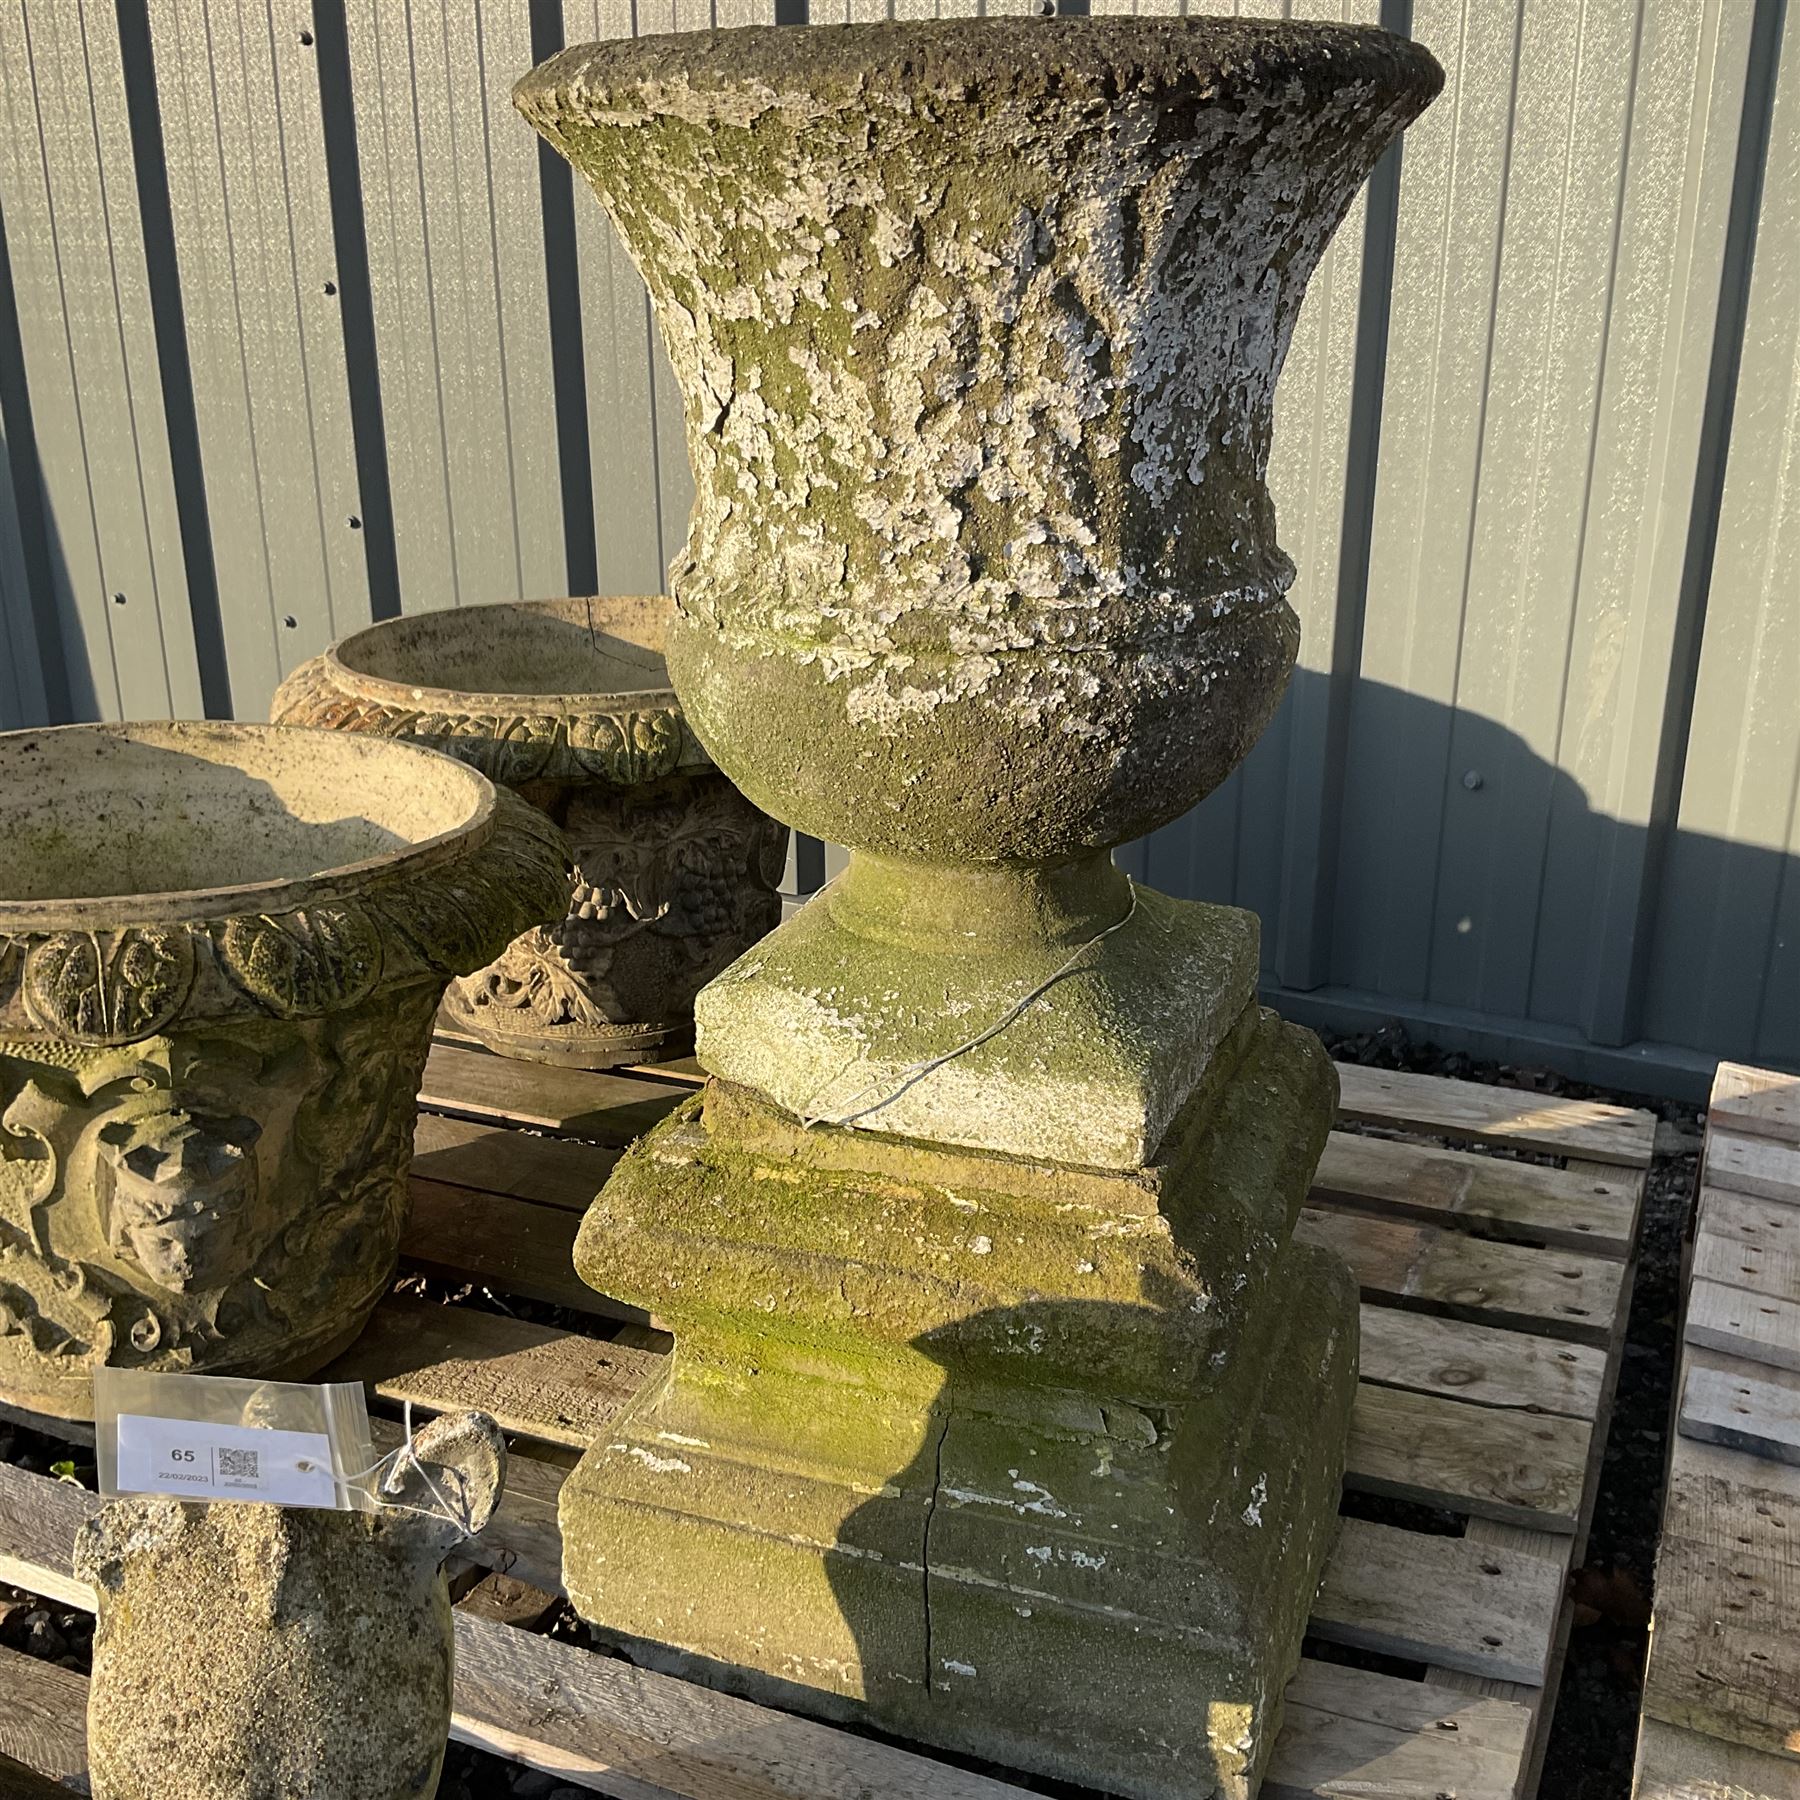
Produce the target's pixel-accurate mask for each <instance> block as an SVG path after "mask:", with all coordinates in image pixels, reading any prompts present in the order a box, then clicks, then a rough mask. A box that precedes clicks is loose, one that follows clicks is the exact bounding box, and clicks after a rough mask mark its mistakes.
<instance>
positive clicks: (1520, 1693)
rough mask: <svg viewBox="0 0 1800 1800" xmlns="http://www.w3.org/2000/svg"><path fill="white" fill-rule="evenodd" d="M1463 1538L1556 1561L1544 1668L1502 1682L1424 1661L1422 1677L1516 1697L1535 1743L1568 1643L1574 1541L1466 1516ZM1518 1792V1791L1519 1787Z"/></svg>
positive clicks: (1497, 1695) (1475, 1691)
mask: <svg viewBox="0 0 1800 1800" xmlns="http://www.w3.org/2000/svg"><path fill="white" fill-rule="evenodd" d="M1463 1542H1464V1543H1465V1544H1471V1545H1474V1546H1476V1547H1478V1548H1485V1549H1492V1550H1501V1551H1505V1552H1507V1553H1508V1554H1510V1555H1515V1556H1532V1557H1536V1558H1537V1559H1538V1560H1539V1561H1540V1562H1547V1563H1553V1564H1555V1566H1556V1568H1557V1571H1558V1575H1559V1579H1560V1581H1561V1582H1562V1584H1563V1590H1564V1593H1563V1600H1562V1604H1561V1609H1560V1611H1559V1613H1558V1616H1557V1621H1556V1630H1555V1634H1554V1636H1553V1637H1552V1639H1551V1644H1550V1661H1549V1667H1548V1671H1547V1673H1546V1674H1545V1677H1544V1679H1543V1680H1542V1681H1541V1682H1537V1683H1530V1682H1518V1681H1505V1680H1501V1679H1499V1678H1497V1677H1495V1676H1492V1675H1477V1674H1474V1673H1472V1672H1470V1671H1468V1670H1465V1669H1458V1668H1455V1667H1453V1666H1450V1665H1447V1664H1438V1663H1431V1664H1427V1665H1426V1669H1425V1679H1426V1680H1427V1681H1436V1682H1441V1683H1442V1684H1443V1685H1444V1686H1445V1687H1448V1688H1454V1689H1455V1690H1456V1691H1457V1692H1459V1693H1464V1694H1483V1695H1485V1696H1487V1698H1489V1699H1491V1700H1517V1701H1518V1702H1519V1704H1520V1705H1521V1706H1528V1707H1530V1708H1531V1740H1532V1742H1533V1743H1534V1744H1535V1743H1536V1742H1537V1741H1538V1740H1539V1739H1540V1738H1541V1737H1542V1735H1543V1728H1544V1719H1543V1713H1544V1711H1545V1709H1546V1706H1547V1703H1548V1702H1550V1701H1551V1700H1553V1699H1554V1697H1555V1692H1554V1690H1555V1687H1556V1683H1557V1680H1558V1679H1559V1677H1560V1673H1561V1671H1560V1666H1559V1657H1560V1655H1561V1652H1562V1649H1563V1647H1564V1646H1565V1645H1566V1643H1567V1641H1568V1630H1569V1615H1570V1613H1571V1611H1572V1608H1571V1605H1570V1602H1569V1599H1568V1595H1567V1591H1566V1590H1567V1586H1568V1579H1569V1570H1570V1567H1571V1566H1572V1563H1573V1560H1574V1557H1573V1553H1574V1548H1575V1540H1574V1539H1573V1538H1572V1537H1558V1536H1556V1535H1555V1534H1554V1533H1552V1532H1548V1531H1533V1530H1532V1529H1531V1528H1530V1527H1529V1526H1524V1525H1501V1524H1498V1523H1496V1522H1495V1521H1494V1520H1493V1519H1471V1520H1470V1521H1469V1527H1468V1530H1467V1531H1465V1532H1464V1533H1463ZM1521 1791H1523V1789H1522V1790H1521Z"/></svg>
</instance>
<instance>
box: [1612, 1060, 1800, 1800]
mask: <svg viewBox="0 0 1800 1800" xmlns="http://www.w3.org/2000/svg"><path fill="white" fill-rule="evenodd" d="M1683 1285H1684V1286H1685V1288H1686V1290H1687V1303H1686V1308H1685V1314H1684V1319H1683V1325H1682V1345H1681V1355H1680V1365H1679V1368H1678V1370H1677V1373H1676V1388H1675V1394H1676V1419H1675V1424H1676V1429H1675V1431H1674V1432H1673V1433H1672V1434H1671V1437H1670V1447H1669V1473H1668V1484H1667V1487H1666V1489H1665V1493H1664V1501H1663V1530H1662V1538H1661V1542H1660V1544H1659V1545H1658V1548H1657V1557H1656V1601H1655V1606H1654V1609H1653V1611H1652V1614H1651V1620H1650V1655H1649V1660H1648V1663H1647V1665H1646V1667H1645V1671H1644V1712H1643V1717H1642V1719H1641V1721H1640V1724H1639V1732H1638V1753H1637V1768H1636V1775H1635V1780H1634V1784H1633V1788H1632V1793H1633V1795H1634V1800H1690V1797H1696V1796H1705V1797H1708V1800H1710V1797H1711V1796H1714V1795H1723V1796H1730V1797H1731V1800H1800V1647H1797V1639H1800V1077H1796V1076H1792V1075H1777V1074H1775V1073H1773V1072H1771V1071H1768V1070H1760V1069H1749V1068H1744V1067H1742V1066H1740V1065H1738V1064H1735V1063H1722V1064H1721V1065H1720V1067H1719V1072H1718V1076H1717V1078H1716V1080H1715V1082H1714V1085H1713V1093H1712V1100H1711V1103H1710V1106H1709V1108H1708V1112H1707V1131H1706V1142H1705V1146H1704V1149H1703V1152H1702V1161H1701V1173H1700V1193H1699V1203H1698V1206H1697V1208H1696V1211H1695V1218H1694V1230H1693V1236H1692V1240H1691V1242H1690V1244H1689V1246H1688V1252H1687V1259H1686V1276H1685V1279H1684V1284H1683Z"/></svg>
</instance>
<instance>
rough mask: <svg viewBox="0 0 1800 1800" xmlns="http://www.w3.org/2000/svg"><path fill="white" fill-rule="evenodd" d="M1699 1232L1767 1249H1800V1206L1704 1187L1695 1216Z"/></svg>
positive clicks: (1701, 1190) (1702, 1187)
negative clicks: (1707, 1232) (1706, 1232)
mask: <svg viewBox="0 0 1800 1800" xmlns="http://www.w3.org/2000/svg"><path fill="white" fill-rule="evenodd" d="M1695 1227H1696V1230H1697V1231H1709V1232H1711V1233H1712V1234H1713V1235H1714V1236H1715V1237H1723V1238H1728V1239H1730V1240H1731V1241H1732V1242H1734V1243H1741V1244H1754V1245H1757V1246H1759V1247H1760V1248H1762V1249H1765V1250H1783V1249H1793V1248H1800V1207H1795V1206H1790V1205H1789V1204H1787V1202H1785V1201H1782V1200H1762V1199H1758V1198H1756V1197H1755V1196H1754V1195H1751V1194H1733V1193H1729V1192H1727V1191H1726V1190H1725V1189H1724V1188H1715V1187H1708V1186H1706V1185H1705V1184H1704V1183H1703V1184H1702V1185H1701V1188H1700V1205H1699V1209H1698V1212H1697V1214H1696V1217H1695Z"/></svg>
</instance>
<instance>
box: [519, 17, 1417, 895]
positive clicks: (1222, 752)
mask: <svg viewBox="0 0 1800 1800" xmlns="http://www.w3.org/2000/svg"><path fill="white" fill-rule="evenodd" d="M1441 79H1442V77H1441V73H1440V71H1439V70H1438V68H1437V65H1436V63H1435V62H1434V61H1433V60H1432V58H1431V55H1430V53H1429V52H1428V51H1426V50H1424V49H1423V48H1422V47H1420V46H1419V45H1417V44H1414V43H1411V42H1409V41H1407V40H1405V39H1402V38H1398V37H1395V36H1392V35H1390V34H1388V33H1386V32H1382V31H1377V30H1374V29H1365V28H1361V27H1352V26H1338V25H1300V24H1293V23H1283V22H1271V23H1260V22H1253V21H1246V20H1232V19H1197V18H1176V19H1170V18H1112V17H1108V18H1104V19H1101V18H1094V19H1084V18H1066V19H1055V20H1020V19H1016V18H1014V19H991V20H981V19H972V20H955V21H951V20H931V21H919V22H907V23H899V24H884V25H871V26H863V27H854V26H852V27H835V26H834V27H832V28H830V29H827V30H807V31H794V30H789V29H784V28H777V27H770V28H766V29H758V28H751V29H742V30H734V31H720V32H710V33H691V34H686V35H680V36H675V37H667V38H640V39H636V40H632V41H620V42H612V43H606V44H594V45H588V46H585V47H582V48H577V49H571V50H568V51H565V52H563V53H562V54H561V55H559V56H557V57H555V58H553V59H551V60H550V61H549V62H547V63H545V64H543V65H542V66H540V67H539V68H538V69H536V70H534V71H533V72H532V73H531V74H530V75H529V76H527V77H526V78H525V79H524V80H523V81H522V82H521V83H520V84H519V87H518V89H517V91H516V98H517V101H518V104H519V106H520V108H521V110H522V111H523V112H524V114H525V115H526V117H527V118H528V119H530V121H531V122H532V124H533V125H535V126H536V127H537V129H538V130H539V131H541V132H542V133H543V134H544V135H545V136H546V137H547V138H548V139H549V140H550V141H551V142H552V143H553V144H555V145H556V146H557V147H558V148H559V149H560V150H562V151H563V153H564V154H565V155H566V156H567V157H568V158H569V159H570V161H571V162H572V163H573V164H574V165H575V166H576V168H577V169H579V170H580V171H581V172H582V173H583V174H584V175H585V176H587V178H588V179H589V181H590V182H591V183H592V184H593V186H594V189H595V191H596V192H597V193H598V195H599V197H600V199H601V200H602V202H603V203H604V204H605V206H606V208H607V210H608V211H609V212H610V213H611V215H612V218H613V220H614V222H615V224H616V225H617V226H618V228H619V230H620V232H621V234H622V235H623V237H624V239H625V242H626V244H627V246H628V248H629V249H630V252H631V254H632V256H633V257H634V259H635V260H636V262H637V265H638V267H639V269H640V270H641V271H642V272H643V275H644V277H645V279H646V281H647V282H648V283H649V286H650V290H651V293H652V296H653V298H654V299H655V301H656V307H657V317H658V322H659V324H660V326H661V329H662V334H663V339H664V342H665V344H666V345H667V347H668V351H669V356H670V360H671V362H672V364H673V367H674V369H675V373H676V376H677V378H678V379H679V381H680V383H681V387H682V393H683V397H684V400H685V403H686V423H687V442H688V456H689V461H690V462H691V463H692V465H693V470H694V477H695V485H696V490H697V492H696V500H695V505H694V511H693V516H692V521H691V526H690V533H689V537H688V542H687V546H686V549H685V551H684V552H683V554H682V556H681V558H680V559H679V561H678V563H677V565H676V567H675V570H674V573H673V576H672V587H673V590H674V594H675V598H676V601H677V603H678V606H679V617H678V619H677V621H676V622H675V624H674V626H673V627H672V630H671V634H670V641H669V656H670V667H671V670H672V672H673V674H674V678H675V684H676V687H677V688H678V689H679V691H680V693H681V695H682V699H683V703H684V705H685V706H686V708H687V711H688V715H689V717H690V718H691V719H692V721H693V724H694V729H695V730H696V732H697V733H698V734H699V737H700V739H701V741H702V742H703V743H705V745H706V746H707V748H708V750H709V751H710V752H711V753H712V755H713V757H714V758H715V759H716V760H717V762H718V763H719V765H720V767H721V768H723V769H724V770H725V771H726V773H727V774H729V775H730V776H731V777H732V778H733V779H734V780H735V781H737V782H738V783H739V785H740V786H741V787H742V788H743V789H744V791H745V792H746V793H747V794H749V796H750V797H751V798H752V799H753V800H755V801H756V802H757V804H758V805H760V806H762V807H764V808H766V809H767V810H768V811H770V812H772V813H774V814H775V815H776V816H777V817H779V818H782V819H786V820H787V821H788V822H789V823H791V824H793V825H795V826H797V827H799V828H800V829H801V830H804V831H809V832H812V833H815V834H817V835H819V836H821V837H825V838H829V839H832V840H835V841H837V842H840V843H844V844H847V845H849V846H851V847H852V848H853V849H856V850H861V851H868V852H872V853H874V854H877V855H880V856H884V857H891V858H900V859H906V860H911V861H916V862H920V863H956V862H977V863H986V864H990V865H991V864H996V863H998V864H1024V865H1043V864H1048V863H1054V862H1058V861H1069V860H1074V859H1076V858H1080V857H1083V856H1089V855H1092V854H1094V853H1095V852H1098V851H1102V850H1104V849H1106V848H1107V847H1109V846H1111V845H1113V844H1116V843H1119V842H1121V841H1123V840H1124V839H1126V838H1128V837H1130V836H1133V835H1135V834H1138V833H1141V832H1143V831H1146V830H1148V829H1150V828H1152V827H1154V826H1156V825H1158V824H1160V823H1163V822H1165V821H1166V820H1168V819H1171V818H1173V817H1175V816H1177V815H1178V814H1179V813H1181V812H1183V811H1184V810H1186V809H1187V808H1188V807H1190V806H1192V805H1193V804H1194V803H1195V802H1196V801H1198V800H1199V799H1201V798H1202V797H1203V796H1204V795H1205V794H1206V793H1207V792H1209V791H1210V790H1211V789H1212V788H1213V787H1215V786H1216V785H1217V784H1218V783H1219V782H1220V781H1221V780H1223V779H1224V777H1225V776H1226V775H1227V774H1228V773H1229V772H1230V770H1231V769H1232V767H1233V766H1234V765H1235V764H1236V763H1237V762H1238V761H1239V759H1240V758H1241V757H1242V756H1243V755H1244V754H1245V752H1246V751H1247V750H1248V749H1249V747H1250V745H1251V743H1252V742H1253V741H1254V739H1255V738H1256V736H1257V734H1258V732H1259V731H1260V730H1261V729H1262V727H1263V725H1264V724H1265V723H1266V722H1267V720H1268V718H1269V716H1270V714H1271V713H1272V711H1273V709H1274V707H1275V705H1276V703H1277V702H1278V700H1279V698H1280V695H1281V692H1282V688H1283V685H1284V683H1285V681H1286V678H1287V674H1288V671H1289V669H1290V667H1291V665H1292V663H1293V660H1294V655H1295V651H1296V647H1297V641H1298V627H1297V624H1296V621H1295V618H1294V614H1293V613H1292V611H1291V610H1290V608H1289V607H1288V605H1287V603H1286V601H1285V599H1284V598H1283V596H1284V593H1285V591H1286V589H1287V587H1288V586H1289V584H1290V582H1291V580H1292V577H1293V567H1292V565H1291V563H1290V562H1289V561H1288V559H1287V557H1286V556H1285V555H1284V554H1283V552H1282V551H1281V549H1280V547H1279V545H1278V543H1277V542H1276V536H1275V519H1274V511H1273V508H1272V506H1271V504H1270V501H1269V496H1268V492H1267V489H1266V487H1265V485H1264V479H1263V478H1264V473H1265V470H1266V467H1267V462H1268V451H1269V433H1270V427H1271V417H1272V407H1273V398H1274V391H1275V382H1276V378H1277V376H1278V375H1279V373H1280V369H1281V363H1282V359H1283V357H1284V355H1285V354H1286V350H1287V345H1288V340H1289V336H1290V334H1291V332H1292V330H1293V325H1294V320H1295V316H1296V314H1297V312H1298V310H1299V306H1300V301H1301V297H1302V294H1303V293H1304V290H1305V287H1306V283H1307V279H1308V277H1309V276H1310V275H1311V273H1312V270H1313V268H1314V266H1315V265H1316V263H1317V261H1318V259H1319V256H1320V255H1321V253H1322V252H1323V250H1324V248H1325V245H1326V242H1327V240H1328V239H1329V237H1330V235H1331V233H1332V231H1333V229H1334V228H1335V227H1336V225H1337V223H1338V221H1339V219H1340V218H1341V217H1342V216H1343V213H1344V211H1345V209H1346V207H1347V206H1348V205H1349V203H1350V200H1351V198H1352V196H1353V195H1354V194H1355V192H1356V190H1357V188H1358V187H1359V186H1360V185H1361V183H1362V181H1363V179H1364V178H1365V177H1366V176H1367V174H1368V173H1369V170H1370V169H1371V167H1372V166H1373V165H1374V162H1375V160H1376V158H1377V157H1378V156H1379V155H1380V153H1381V152H1382V150H1383V149H1384V148H1385V147H1386V146H1387V144H1388V143H1389V142H1390V141H1392V139H1393V138H1394V137H1396V136H1397V135H1398V134H1399V132H1400V131H1401V129H1402V128H1403V127H1404V126H1405V125H1406V124H1407V123H1408V122H1409V121H1410V120H1411V119H1412V118H1413V117H1414V116H1416V115H1417V113H1419V112H1420V111H1421V110H1422V109H1423V107H1424V106H1425V105H1426V103H1427V102H1428V101H1429V100H1430V98H1431V96H1432V95H1433V94H1434V93H1435V92H1436V91H1437V88H1438V85H1439V84H1440V82H1441Z"/></svg>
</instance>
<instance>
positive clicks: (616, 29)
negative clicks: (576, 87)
mask: <svg viewBox="0 0 1800 1800" xmlns="http://www.w3.org/2000/svg"><path fill="white" fill-rule="evenodd" d="M659 10H665V9H659ZM634 23H635V20H634V9H633V7H632V5H631V3H630V0H568V3H567V4H566V5H565V6H564V7H563V40H564V42H565V43H570V44H584V43H593V42H596V41H598V40H600V39H602V38H614V37H631V36H633V35H635V33H634V30H633V27H634ZM657 28H660V29H664V30H668V29H673V27H672V25H665V26H660V27H652V26H648V25H647V26H646V29H657ZM521 123H523V121H521ZM575 248H576V266H577V273H578V279H579V281H580V284H581V332H582V351H583V362H584V365H585V368H586V372H587V411H588V447H589V456H590V459H591V463H592V468H593V483H594V538H595V562H596V566H597V568H598V570H599V580H600V588H601V591H602V592H604V593H612V594H649V593H656V592H659V591H660V590H661V588H662V587H663V584H664V571H665V567H666V563H667V560H668V558H667V553H666V550H665V545H666V544H667V542H668V540H669V538H670V536H671V534H673V536H674V540H675V543H677V544H679V542H680V539H681V536H682V534H683V532H684V531H685V523H686V521H685V517H684V518H683V520H682V522H681V526H680V527H679V528H678V527H676V526H675V525H674V524H673V523H672V522H671V523H670V524H668V525H667V526H665V522H664V520H663V490H662V484H661V483H660V482H659V480H658V468H657V465H658V460H659V452H660V449H661V446H662V442H663V441H666V439H667V437H668V432H667V427H666V424H665V426H664V429H663V431H662V432H661V433H660V434H659V432H658V428H657V427H658V419H657V400H658V396H659V394H660V395H661V397H662V406H663V411H664V413H665V414H666V413H667V411H668V409H669V407H670V405H671V404H672V403H673V404H676V405H678V404H679V403H678V402H676V401H673V399H672V397H673V396H674V395H675V394H676V388H675V376H674V372H673V371H672V370H671V369H670V368H669V364H668V359H667V357H666V356H664V354H663V348H662V343H661V340H660V339H659V338H658V337H657V334H656V330H655V327H654V326H653V325H652V324H651V318H650V297H649V295H648V294H647V293H646V292H645V289H644V283H643V279H642V277H641V276H640V275H639V274H638V272H637V270H636V269H635V268H634V267H633V266H632V263H631V259H630V257H629V256H627V255H626V253H625V246H624V244H623V243H622V242H621V241H620V239H619V234H618V233H617V232H616V231H615V230H614V229H613V225H612V221H611V220H610V219H609V218H608V217H607V216H606V213H605V210H604V208H602V206H601V205H600V202H599V201H598V199H596V198H595V196H594V194H593V193H592V192H591V191H590V190H589V188H588V186H587V184H586V183H585V182H584V181H582V180H581V178H580V177H579V176H577V177H576V180H575ZM682 460H683V466H684V467H685V466H686V454H685V451H684V452H683V459H682Z"/></svg>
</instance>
